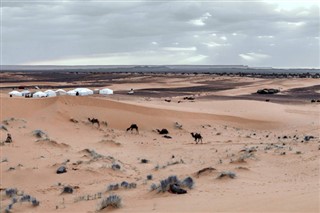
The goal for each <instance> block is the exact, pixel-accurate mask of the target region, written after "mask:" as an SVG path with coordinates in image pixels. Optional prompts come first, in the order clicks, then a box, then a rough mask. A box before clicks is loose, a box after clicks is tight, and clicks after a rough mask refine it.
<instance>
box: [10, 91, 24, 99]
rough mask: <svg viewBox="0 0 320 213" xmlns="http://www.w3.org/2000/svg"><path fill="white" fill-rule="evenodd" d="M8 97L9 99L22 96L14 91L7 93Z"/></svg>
mask: <svg viewBox="0 0 320 213" xmlns="http://www.w3.org/2000/svg"><path fill="white" fill-rule="evenodd" d="M9 95H10V97H12V96H22V94H21V92H18V91H15V90H13V91H11V92H9Z"/></svg>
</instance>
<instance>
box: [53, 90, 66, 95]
mask: <svg viewBox="0 0 320 213" xmlns="http://www.w3.org/2000/svg"><path fill="white" fill-rule="evenodd" d="M55 92H56V94H57V95H66V94H67V92H66V91H65V90H63V89H57V90H56V91H55Z"/></svg>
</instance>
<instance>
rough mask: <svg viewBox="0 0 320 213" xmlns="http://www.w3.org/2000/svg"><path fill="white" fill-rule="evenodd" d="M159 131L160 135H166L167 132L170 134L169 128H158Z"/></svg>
mask: <svg viewBox="0 0 320 213" xmlns="http://www.w3.org/2000/svg"><path fill="white" fill-rule="evenodd" d="M157 131H158V133H159V134H160V135H166V134H169V131H168V130H167V129H161V131H160V130H159V129H157Z"/></svg>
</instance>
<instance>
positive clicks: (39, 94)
mask: <svg viewBox="0 0 320 213" xmlns="http://www.w3.org/2000/svg"><path fill="white" fill-rule="evenodd" d="M32 97H33V98H42V97H47V94H46V93H44V92H41V91H38V92H35V93H33V95H32Z"/></svg>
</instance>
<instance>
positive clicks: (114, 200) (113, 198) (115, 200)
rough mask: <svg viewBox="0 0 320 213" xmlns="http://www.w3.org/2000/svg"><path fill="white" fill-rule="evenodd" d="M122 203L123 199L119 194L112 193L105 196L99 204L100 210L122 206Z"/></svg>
mask: <svg viewBox="0 0 320 213" xmlns="http://www.w3.org/2000/svg"><path fill="white" fill-rule="evenodd" d="M121 205H122V199H121V197H120V196H118V195H110V196H109V197H105V198H103V199H102V200H101V201H100V203H99V204H98V208H97V210H98V211H101V210H102V209H105V208H108V207H112V208H120V207H121Z"/></svg>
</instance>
